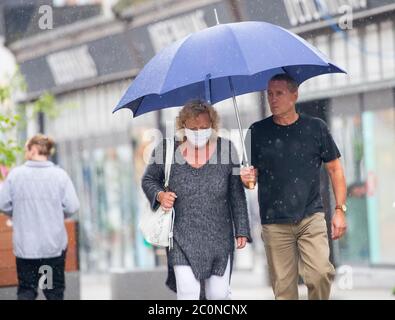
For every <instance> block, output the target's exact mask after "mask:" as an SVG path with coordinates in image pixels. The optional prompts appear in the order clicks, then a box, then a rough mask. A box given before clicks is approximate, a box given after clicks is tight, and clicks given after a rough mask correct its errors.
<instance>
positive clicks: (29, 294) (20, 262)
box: [16, 250, 66, 300]
mask: <svg viewBox="0 0 395 320" xmlns="http://www.w3.org/2000/svg"><path fill="white" fill-rule="evenodd" d="M65 261H66V250H65V251H63V252H62V255H61V256H59V257H55V258H43V259H23V258H18V257H17V258H16V270H17V274H18V292H17V296H18V300H35V299H36V298H37V289H38V287H39V286H40V289H42V291H43V293H44V296H45V298H46V299H47V300H63V297H64V289H65V280H64V267H65ZM40 268H41V270H40ZM50 278H52V279H50Z"/></svg>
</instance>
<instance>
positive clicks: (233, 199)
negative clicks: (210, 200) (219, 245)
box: [228, 144, 252, 242]
mask: <svg viewBox="0 0 395 320" xmlns="http://www.w3.org/2000/svg"><path fill="white" fill-rule="evenodd" d="M231 152H236V149H235V147H234V146H233V144H231ZM232 158H233V159H232V162H231V163H232V172H231V174H230V177H229V192H228V194H229V202H230V207H231V211H232V217H233V224H234V227H235V236H236V237H247V238H248V242H252V238H251V234H250V221H249V217H248V208H247V198H246V194H245V190H244V187H243V183H242V182H241V179H240V161H239V160H238V157H232Z"/></svg>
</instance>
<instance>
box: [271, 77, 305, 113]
mask: <svg viewBox="0 0 395 320" xmlns="http://www.w3.org/2000/svg"><path fill="white" fill-rule="evenodd" d="M267 96H268V101H269V106H270V111H271V112H272V114H273V115H274V116H281V115H284V114H286V113H288V112H290V111H292V110H293V109H294V108H295V103H296V100H297V99H298V91H297V90H296V91H295V92H292V91H290V90H289V88H288V84H287V82H286V81H278V80H275V81H269V86H268V89H267Z"/></svg>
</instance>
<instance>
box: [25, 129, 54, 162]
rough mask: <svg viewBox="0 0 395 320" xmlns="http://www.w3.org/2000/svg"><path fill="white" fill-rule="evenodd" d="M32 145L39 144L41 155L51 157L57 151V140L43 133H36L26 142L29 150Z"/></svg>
mask: <svg viewBox="0 0 395 320" xmlns="http://www.w3.org/2000/svg"><path fill="white" fill-rule="evenodd" d="M32 146H37V149H38V154H39V155H43V156H47V157H49V156H51V155H53V154H54V152H55V141H54V140H53V139H52V138H50V137H48V136H45V135H43V134H36V135H35V136H34V137H31V138H30V139H29V140H28V141H27V142H26V147H27V149H28V150H30V149H31V148H32Z"/></svg>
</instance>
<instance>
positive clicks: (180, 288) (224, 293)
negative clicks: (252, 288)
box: [174, 259, 231, 300]
mask: <svg viewBox="0 0 395 320" xmlns="http://www.w3.org/2000/svg"><path fill="white" fill-rule="evenodd" d="M174 273H175V276H176V282H177V300H199V297H200V281H199V280H197V279H196V278H195V276H194V274H193V272H192V268H191V267H190V266H177V265H176V266H174ZM229 280H230V259H228V264H227V266H226V270H225V273H224V275H223V276H222V277H220V276H211V277H210V278H208V279H206V280H205V288H206V298H207V300H230V295H231V292H230V285H229Z"/></svg>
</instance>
